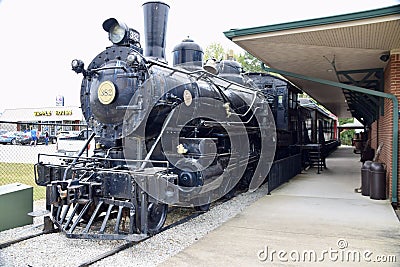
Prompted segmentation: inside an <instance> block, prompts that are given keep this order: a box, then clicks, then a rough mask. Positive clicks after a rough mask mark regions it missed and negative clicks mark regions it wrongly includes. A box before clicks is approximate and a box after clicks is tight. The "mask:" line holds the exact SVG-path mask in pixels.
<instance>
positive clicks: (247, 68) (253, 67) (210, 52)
mask: <svg viewBox="0 0 400 267" xmlns="http://www.w3.org/2000/svg"><path fill="white" fill-rule="evenodd" d="M228 57H230V58H233V59H234V60H236V61H237V62H239V63H240V64H241V65H242V68H243V71H244V72H262V71H263V69H262V67H261V63H262V62H261V61H260V60H259V59H258V58H256V57H254V56H253V55H251V54H250V53H249V52H247V51H244V53H243V54H242V53H240V54H234V52H233V51H232V50H229V49H225V48H223V47H222V45H221V44H219V43H212V44H210V45H209V46H207V48H206V49H205V51H204V61H206V60H207V59H211V58H215V59H216V60H217V61H220V60H223V59H227V58H228Z"/></svg>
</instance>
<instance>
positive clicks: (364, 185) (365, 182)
mask: <svg viewBox="0 0 400 267" xmlns="http://www.w3.org/2000/svg"><path fill="white" fill-rule="evenodd" d="M371 163H372V161H370V160H367V161H365V162H364V164H363V165H362V167H361V195H363V196H369V191H370V189H369V184H370V181H369V180H370V171H369V169H370V167H371Z"/></svg>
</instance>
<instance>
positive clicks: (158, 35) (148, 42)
mask: <svg viewBox="0 0 400 267" xmlns="http://www.w3.org/2000/svg"><path fill="white" fill-rule="evenodd" d="M143 11H144V36H145V49H144V52H145V56H146V57H154V58H157V59H162V60H163V61H165V38H166V33H167V22H168V11H169V5H167V4H165V3H162V2H147V3H144V4H143Z"/></svg>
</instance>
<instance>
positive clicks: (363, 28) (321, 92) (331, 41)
mask: <svg viewBox="0 0 400 267" xmlns="http://www.w3.org/2000/svg"><path fill="white" fill-rule="evenodd" d="M224 34H225V36H226V37H228V38H229V39H231V40H232V41H233V42H234V43H236V44H237V45H239V46H240V47H242V48H243V49H245V50H246V51H248V52H249V53H250V54H252V55H253V56H255V57H257V58H259V59H260V60H261V61H263V62H264V63H265V64H266V65H268V66H270V67H272V68H275V69H280V70H285V71H289V72H294V73H298V74H301V75H304V76H309V77H315V78H319V79H325V80H330V81H334V82H342V83H346V84H351V85H356V86H360V87H364V88H368V89H374V90H383V83H382V80H383V75H382V74H383V70H384V68H385V67H386V64H387V59H386V61H384V60H382V59H385V58H382V59H381V56H382V55H389V53H390V51H392V50H396V49H400V5H396V6H391V7H386V8H381V9H375V10H369V11H363V12H357V13H351V14H345V15H338V16H332V17H326V18H319V19H310V20H303V21H297V22H289V23H283V24H276V25H269V26H262V27H255V28H246V29H233V30H230V31H227V32H224ZM286 78H287V79H289V80H291V81H292V82H293V83H295V84H296V85H297V86H299V87H300V88H301V89H302V90H303V91H304V92H306V93H307V94H309V95H310V96H311V97H313V98H314V99H315V100H317V101H318V102H319V103H321V104H322V105H324V106H325V107H326V108H327V109H329V110H330V111H331V112H332V113H334V114H335V115H337V116H338V117H351V116H354V117H356V118H358V119H359V120H362V121H364V123H365V124H369V123H371V122H372V121H373V120H374V119H375V118H376V115H377V113H378V111H377V108H376V104H377V103H378V102H377V101H379V100H378V99H377V98H376V97H373V96H367V95H362V94H361V93H354V92H349V91H344V90H342V89H341V88H337V87H333V86H329V85H324V84H320V83H315V82H312V81H307V80H302V79H298V78H291V77H286ZM370 107H372V108H370ZM374 107H375V108H374Z"/></svg>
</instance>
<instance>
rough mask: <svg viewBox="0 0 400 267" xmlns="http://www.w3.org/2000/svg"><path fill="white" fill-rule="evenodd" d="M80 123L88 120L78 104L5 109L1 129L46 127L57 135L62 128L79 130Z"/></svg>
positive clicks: (52, 133)
mask: <svg viewBox="0 0 400 267" xmlns="http://www.w3.org/2000/svg"><path fill="white" fill-rule="evenodd" d="M74 124H76V126H74ZM79 124H86V122H85V119H84V117H83V115H82V109H81V108H80V107H77V106H55V107H43V108H19V109H5V110H4V112H3V113H2V114H1V115H0V129H6V130H8V131H25V130H30V129H31V128H32V127H34V128H36V129H38V130H39V131H43V130H45V128H46V130H48V131H49V133H50V134H51V135H56V134H57V132H58V131H61V130H65V131H67V130H70V131H77V130H79Z"/></svg>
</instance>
